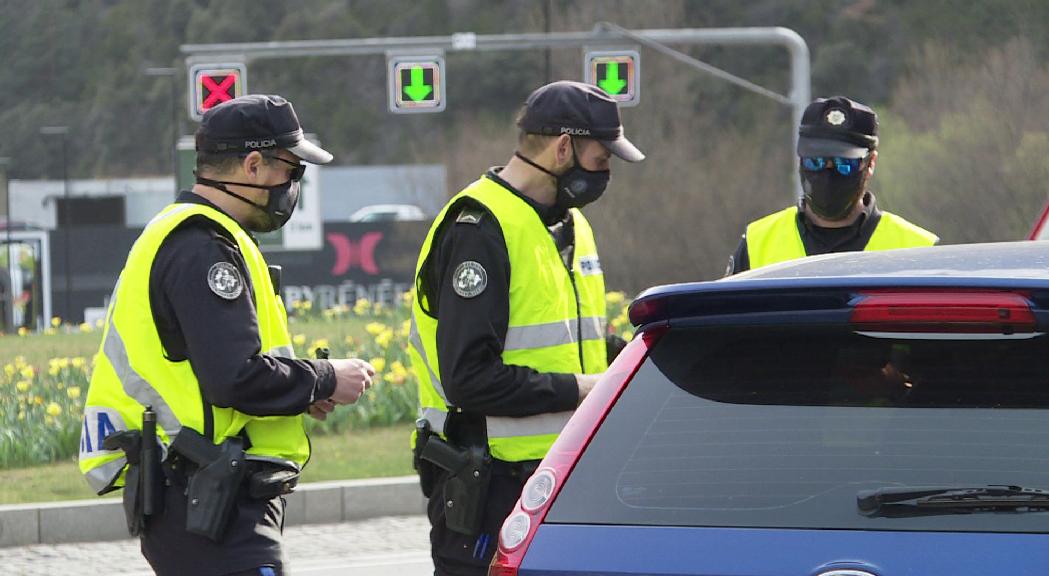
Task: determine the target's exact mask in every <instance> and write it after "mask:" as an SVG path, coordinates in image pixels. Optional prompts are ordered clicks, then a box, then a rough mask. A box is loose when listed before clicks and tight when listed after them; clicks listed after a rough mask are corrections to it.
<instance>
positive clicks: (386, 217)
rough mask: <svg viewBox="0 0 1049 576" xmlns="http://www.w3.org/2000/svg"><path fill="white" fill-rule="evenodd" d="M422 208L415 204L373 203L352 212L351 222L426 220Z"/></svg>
mask: <svg viewBox="0 0 1049 576" xmlns="http://www.w3.org/2000/svg"><path fill="white" fill-rule="evenodd" d="M425 219H426V214H425V213H424V212H423V210H422V208H419V207H418V206H416V205H414V204H372V205H371V206H365V207H363V208H360V209H359V210H357V211H356V212H354V213H353V214H350V222H405V221H414V220H425Z"/></svg>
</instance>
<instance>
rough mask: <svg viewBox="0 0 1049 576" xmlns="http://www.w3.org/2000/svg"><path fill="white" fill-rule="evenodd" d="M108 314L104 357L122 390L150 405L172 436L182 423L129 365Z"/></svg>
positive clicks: (111, 317)
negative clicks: (111, 367)
mask: <svg viewBox="0 0 1049 576" xmlns="http://www.w3.org/2000/svg"><path fill="white" fill-rule="evenodd" d="M112 306H113V310H116V299H114V301H113V303H112ZM109 316H110V318H109V331H108V333H107V334H106V342H105V344H104V345H103V348H102V350H103V352H104V353H105V355H106V359H107V360H109V363H110V364H111V365H112V366H113V371H114V372H116V375H117V379H119V380H120V384H121V386H123V387H124V392H125V393H126V394H127V395H128V396H130V397H131V398H134V399H135V401H136V402H138V403H139V404H141V405H143V406H152V407H153V411H154V412H156V413H157V424H159V425H160V427H161V428H163V429H164V431H165V432H167V434H168V438H174V437H175V435H176V434H178V431H179V430H181V429H182V423H181V422H179V421H178V418H176V417H175V412H174V411H173V410H172V409H171V407H170V406H168V403H167V402H165V401H164V398H163V397H161V395H160V394H159V393H158V392H157V391H156V389H155V388H153V386H152V385H150V383H149V382H146V380H145V378H143V377H142V376H140V375H139V374H138V372H135V369H134V368H132V367H131V362H129V361H128V359H127V348H126V347H125V346H124V340H123V338H121V337H120V333H119V332H118V331H117V326H116V323H114V321H113V316H114V314H112V313H110V315H109Z"/></svg>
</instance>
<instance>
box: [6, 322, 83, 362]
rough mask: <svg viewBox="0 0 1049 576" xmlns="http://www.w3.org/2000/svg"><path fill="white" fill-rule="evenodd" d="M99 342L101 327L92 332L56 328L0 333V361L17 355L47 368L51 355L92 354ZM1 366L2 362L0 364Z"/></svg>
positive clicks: (53, 356) (61, 356)
mask: <svg viewBox="0 0 1049 576" xmlns="http://www.w3.org/2000/svg"><path fill="white" fill-rule="evenodd" d="M101 343H102V330H99V329H93V330H92V331H91V332H79V331H72V329H71V330H70V331H69V332H66V331H65V330H64V329H60V330H55V331H54V332H53V333H51V334H28V335H26V336H17V335H14V334H6V335H0V364H6V363H8V362H11V361H12V360H14V359H15V358H16V357H18V356H22V357H24V358H25V361H26V363H27V364H29V365H30V366H36V367H38V368H46V367H47V363H48V360H50V359H51V358H75V357H77V356H79V357H81V358H91V357H92V356H94V355H95V353H96V352H98V346H99V345H100V344H101ZM0 367H2V366H0Z"/></svg>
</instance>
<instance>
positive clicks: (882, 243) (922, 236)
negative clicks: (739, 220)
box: [725, 96, 939, 275]
mask: <svg viewBox="0 0 1049 576" xmlns="http://www.w3.org/2000/svg"><path fill="white" fill-rule="evenodd" d="M877 160H878V116H877V114H875V112H874V111H873V110H871V109H870V108H869V107H867V106H864V105H863V104H860V103H859V102H855V101H853V100H850V99H848V98H846V97H844V96H834V97H831V98H818V99H817V100H816V101H814V102H813V103H812V104H809V106H808V107H807V108H806V109H805V113H804V114H803V115H802V118H801V126H800V128H799V130H798V172H799V174H800V177H801V185H802V190H803V191H804V196H803V197H802V198H801V200H800V202H799V204H798V206H791V207H789V208H787V209H785V210H781V211H779V212H776V213H775V214H771V215H769V216H765V217H764V218H761V219H759V220H756V221H754V222H751V223H750V224H749V225H748V226H747V230H746V232H745V233H744V234H743V239H742V240H741V241H740V243H739V247H738V248H737V249H736V252H735V254H733V255H732V256H731V257H730V258H729V263H728V267H727V269H726V270H725V274H726V275H730V274H736V273H738V272H743V271H745V270H750V269H752V268H759V267H761V266H767V265H769V264H774V263H776V262H782V261H784V260H792V259H794V258H802V257H805V256H813V255H816V254H829V253H832V252H852V251H861V250H891V249H894V248H912V247H918V246H932V245H934V244H936V243H937V242H938V241H939V238H938V237H937V236H936V235H935V234H933V233H931V232H929V231H927V230H925V229H923V228H921V227H919V226H916V225H914V224H912V223H910V222H908V221H906V220H904V219H903V218H901V217H899V216H897V215H895V214H892V213H890V212H885V211H883V210H879V209H878V207H877V205H876V204H875V201H874V194H873V193H872V192H871V191H870V190H869V188H868V185H869V183H870V179H871V177H872V176H873V175H874V166H875V164H876V163H877Z"/></svg>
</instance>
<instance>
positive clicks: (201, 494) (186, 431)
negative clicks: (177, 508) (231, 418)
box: [171, 427, 248, 542]
mask: <svg viewBox="0 0 1049 576" xmlns="http://www.w3.org/2000/svg"><path fill="white" fill-rule="evenodd" d="M171 449H172V450H174V451H175V452H176V453H177V454H178V455H179V456H180V457H182V458H185V459H186V460H188V461H190V462H192V463H193V464H195V465H196V470H195V471H194V472H192V473H191V474H190V475H189V481H188V486H187V488H186V531H187V532H190V533H192V534H199V535H201V536H206V537H207V538H210V539H211V540H213V541H215V542H218V541H219V540H221V539H222V536H223V535H224V534H225V532H226V526H227V525H228V524H229V519H230V516H231V513H232V512H233V507H234V506H235V505H236V503H237V495H238V493H239V492H240V488H241V486H242V485H243V483H244V477H245V474H247V468H248V467H247V462H246V461H245V458H244V441H243V440H242V439H241V438H237V437H234V438H228V439H226V440H225V441H223V442H222V443H221V444H214V443H212V442H211V440H209V439H208V438H207V437H205V436H204V435H202V434H200V433H199V432H197V431H196V430H193V429H191V428H185V427H184V428H182V429H181V430H180V431H179V433H178V435H177V436H175V441H174V442H172V443H171Z"/></svg>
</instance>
